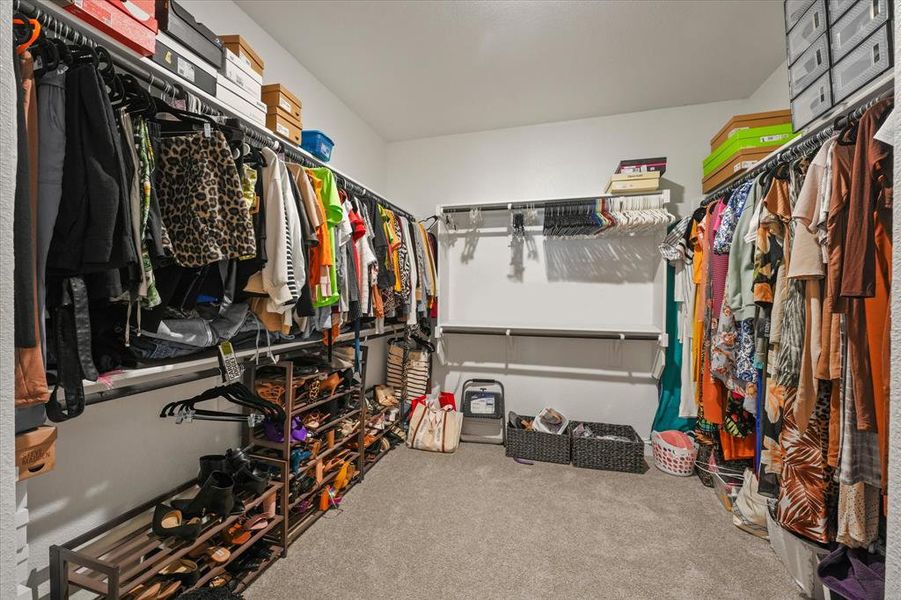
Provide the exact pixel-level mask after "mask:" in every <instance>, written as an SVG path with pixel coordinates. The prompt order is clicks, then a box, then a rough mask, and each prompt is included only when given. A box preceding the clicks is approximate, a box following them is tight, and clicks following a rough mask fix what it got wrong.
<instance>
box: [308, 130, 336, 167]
mask: <svg viewBox="0 0 901 600" xmlns="http://www.w3.org/2000/svg"><path fill="white" fill-rule="evenodd" d="M334 146H335V142H333V141H332V138H330V137H329V136H327V135H325V134H324V133H322V132H321V131H317V130H315V129H304V130H303V132H302V133H301V135H300V147H301V148H303V149H304V150H306V151H307V152H309V153H310V154H312V155H313V156H315V157H316V158H318V159H319V160H321V161H323V162H328V161H329V160H330V159H331V158H332V148H334Z"/></svg>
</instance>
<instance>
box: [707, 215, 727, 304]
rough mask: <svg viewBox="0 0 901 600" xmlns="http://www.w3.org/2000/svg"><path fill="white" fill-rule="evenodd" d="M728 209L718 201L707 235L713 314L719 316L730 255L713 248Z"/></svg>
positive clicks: (724, 293) (711, 216) (724, 292)
mask: <svg viewBox="0 0 901 600" xmlns="http://www.w3.org/2000/svg"><path fill="white" fill-rule="evenodd" d="M725 210H726V203H725V202H717V204H716V206H715V207H714V208H713V211H712V212H711V213H710V235H708V237H707V241H708V243H709V245H708V254H707V255H708V256H709V257H710V284H711V286H710V287H711V292H710V293H711V296H710V300H711V302H712V303H713V306H712V308H713V315H714V317H716V318H718V317H719V315H720V310H721V309H722V306H723V298H724V297H725V295H726V272H727V271H728V270H729V255H728V254H715V253H714V252H713V250H712V248H713V240H714V238H716V232H717V231H719V228H720V225H722V223H723V212H724V211H725Z"/></svg>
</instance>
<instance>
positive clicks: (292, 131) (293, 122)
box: [263, 83, 303, 145]
mask: <svg viewBox="0 0 901 600" xmlns="http://www.w3.org/2000/svg"><path fill="white" fill-rule="evenodd" d="M263 102H264V103H265V104H266V127H268V128H269V129H270V130H271V131H273V132H275V133H277V134H278V135H280V136H282V137H283V138H286V139H289V140H291V141H292V142H294V143H295V144H297V145H300V134H301V131H303V118H302V116H301V110H302V105H301V102H300V98H298V97H297V96H295V95H294V94H292V93H291V92H290V91H289V90H288V89H287V88H285V86H284V85H282V84H281V83H272V84H269V85H264V86H263Z"/></svg>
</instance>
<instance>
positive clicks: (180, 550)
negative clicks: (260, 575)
mask: <svg viewBox="0 0 901 600" xmlns="http://www.w3.org/2000/svg"><path fill="white" fill-rule="evenodd" d="M271 464H275V465H277V466H279V467H280V468H281V471H282V473H287V472H288V465H287V464H286V463H284V462H283V461H271ZM198 489H199V488H198V487H197V485H196V481H193V480H192V481H189V482H186V483H184V484H182V485H180V486H178V487H177V488H175V489H173V490H170V491H169V492H166V493H165V494H162V495H161V496H158V497H156V498H154V499H152V500H149V501H148V502H145V503H144V504H142V505H140V506H137V507H135V508H133V509H132V510H130V511H128V512H126V513H124V514H122V515H120V516H118V517H116V518H115V519H113V520H111V521H109V522H107V523H104V524H103V525H100V526H99V527H96V528H94V529H92V530H90V531H88V532H86V533H84V534H82V535H80V536H78V537H77V538H75V539H73V540H71V541H69V542H67V543H65V544H63V545H61V546H51V547H50V595H51V597H52V598H68V597H69V592H70V587H74V588H81V589H84V590H88V591H91V592H94V593H96V594H98V595H101V596H103V597H105V598H108V599H109V600H117V599H119V598H122V597H124V596H125V595H126V594H128V593H129V592H130V591H131V590H133V589H134V588H135V587H137V586H138V585H140V584H142V583H146V582H148V581H151V580H152V579H153V578H154V577H155V576H156V575H157V573H158V572H159V571H160V569H162V568H163V567H165V566H166V565H167V564H169V563H171V562H173V561H175V560H177V559H179V558H186V557H188V555H189V554H192V553H193V551H194V550H197V549H199V548H200V547H201V546H203V545H204V544H207V543H218V542H217V541H216V540H217V535H218V534H220V533H222V532H223V531H225V530H226V529H227V528H228V527H229V526H231V525H232V524H233V523H234V522H235V521H237V520H238V519H239V518H241V517H242V516H243V515H232V516H230V517H228V518H225V519H216V520H215V521H211V522H210V523H209V524H207V525H206V526H205V527H204V528H203V530H202V532H201V534H200V535H199V536H198V537H197V539H196V540H194V541H193V542H186V541H181V540H178V539H176V538H159V537H157V536H156V535H154V533H153V532H152V530H151V525H152V520H153V510H154V507H155V506H156V505H157V504H159V503H160V502H165V503H169V502H170V501H171V500H172V499H173V498H178V497H181V496H186V497H191V496H193V495H194V493H196V492H197V491H198ZM283 491H284V485H283V484H282V483H281V482H280V481H272V482H270V484H269V486H268V487H267V488H266V490H265V491H264V492H263V493H262V494H260V495H259V496H255V497H254V496H250V495H247V494H241V495H239V498H240V499H241V500H242V501H243V502H244V507H245V513H244V514H246V513H248V512H250V511H252V510H253V509H254V508H256V507H257V506H259V505H260V504H261V503H262V502H263V500H264V499H265V498H267V497H269V496H270V495H272V494H279V492H282V494H281V495H282V497H284V493H283ZM283 521H284V517H283V516H282V515H280V514H276V516H275V517H274V518H272V519H269V522H268V524H267V526H266V527H265V528H264V529H261V530H260V531H258V532H255V533H254V535H253V537H251V538H250V540H248V541H247V542H245V543H243V544H241V545H239V546H231V547H229V550H230V552H231V555H230V557H229V559H228V561H227V562H226V563H224V564H221V565H218V564H215V563H213V562H212V561H210V560H204V559H198V564H199V565H200V573H199V575H200V579H199V580H198V582H197V584H196V585H195V586H194V587H202V586H204V585H206V584H207V583H208V582H209V581H210V580H211V579H213V578H214V577H216V576H217V575H220V574H222V573H223V572H225V568H226V567H227V566H228V565H230V564H231V563H232V562H233V561H235V560H236V559H237V558H238V557H239V556H241V555H242V554H243V553H244V552H245V551H247V549H248V548H250V547H251V546H253V545H254V544H256V543H265V544H270V546H272V548H273V549H274V550H276V551H273V553H272V557H273V558H272V559H271V560H274V559H275V558H277V557H278V556H279V554H282V553H283V551H284V549H285V547H286V544H285V528H284V527H283ZM226 546H228V545H227V544H226ZM248 575H252V573H250V574H248Z"/></svg>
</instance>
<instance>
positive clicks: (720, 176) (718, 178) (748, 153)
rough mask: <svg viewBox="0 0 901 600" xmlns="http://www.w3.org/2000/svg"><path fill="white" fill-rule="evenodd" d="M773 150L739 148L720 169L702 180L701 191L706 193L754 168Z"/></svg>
mask: <svg viewBox="0 0 901 600" xmlns="http://www.w3.org/2000/svg"><path fill="white" fill-rule="evenodd" d="M771 151H772V150H771V149H769V148H746V149H745V150H739V151H738V152H736V153H735V154H734V155H733V156H732V158H730V159H729V160H728V161H727V162H726V163H725V164H723V165H722V166H720V168H719V169H717V170H716V171H714V172H713V173H711V174H710V175H708V176H706V177H704V178H703V179H702V180H701V191H702V192H704V193H705V194H706V193H707V192H709V191H711V190H713V189H715V188H717V187H719V186H720V185H722V184H723V183H726V182H727V181H729V180H731V179H732V178H734V177H737V176H739V175H741V174H742V173H744V172H745V171H747V170H748V169H751V168H753V167H754V166H755V165H756V164H757V162H758V161H759V160H761V159H762V158H765V157H766V156H767V155H769V153H770V152H771Z"/></svg>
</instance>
